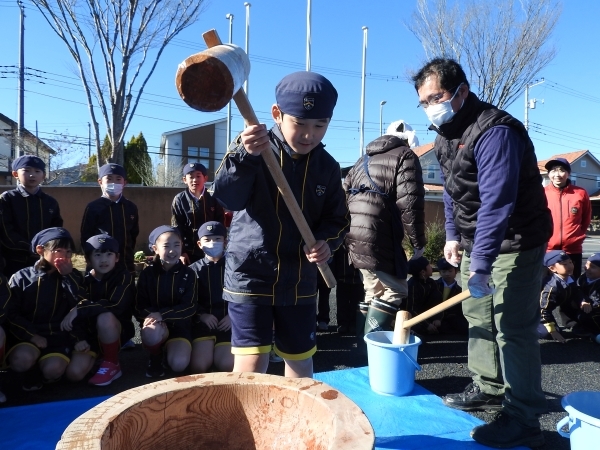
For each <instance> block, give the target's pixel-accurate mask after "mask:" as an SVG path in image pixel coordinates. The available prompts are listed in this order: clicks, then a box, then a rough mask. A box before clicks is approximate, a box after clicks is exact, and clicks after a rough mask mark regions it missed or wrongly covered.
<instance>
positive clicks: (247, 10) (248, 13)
mask: <svg viewBox="0 0 600 450" xmlns="http://www.w3.org/2000/svg"><path fill="white" fill-rule="evenodd" d="M244 6H245V7H246V55H248V58H250V6H252V5H251V4H250V3H249V2H245V3H244ZM248 78H250V75H248ZM248 78H246V81H245V82H244V91H246V96H248V95H249V94H248Z"/></svg>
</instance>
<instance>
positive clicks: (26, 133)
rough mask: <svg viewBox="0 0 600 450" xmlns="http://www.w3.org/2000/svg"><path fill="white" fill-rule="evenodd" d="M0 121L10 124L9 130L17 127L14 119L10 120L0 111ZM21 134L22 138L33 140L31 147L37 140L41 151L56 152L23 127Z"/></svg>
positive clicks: (14, 129) (52, 153)
mask: <svg viewBox="0 0 600 450" xmlns="http://www.w3.org/2000/svg"><path fill="white" fill-rule="evenodd" d="M0 122H4V123H7V124H8V125H9V126H10V128H11V132H14V131H16V130H17V127H18V126H19V124H18V123H17V122H15V121H14V120H12V119H10V118H9V117H7V116H5V115H4V114H2V113H0ZM0 131H1V130H0ZM23 136H24V138H25V139H26V140H28V141H30V142H33V144H32V145H31V144H30V146H31V147H35V142H36V141H37V142H38V143H39V144H40V146H41V148H40V150H41V151H43V152H45V153H50V154H51V155H54V154H56V151H55V150H54V149H53V148H52V147H50V146H49V145H48V144H46V143H45V142H44V141H42V140H41V139H40V138H38V137H36V136H35V135H34V134H32V133H31V132H30V131H29V130H27V129H26V128H23Z"/></svg>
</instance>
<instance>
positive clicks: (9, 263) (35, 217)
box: [0, 155, 63, 278]
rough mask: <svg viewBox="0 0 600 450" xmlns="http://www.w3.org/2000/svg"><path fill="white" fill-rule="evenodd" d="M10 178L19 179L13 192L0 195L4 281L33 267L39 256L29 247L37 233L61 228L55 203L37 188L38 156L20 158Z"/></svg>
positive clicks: (41, 170) (41, 167)
mask: <svg viewBox="0 0 600 450" xmlns="http://www.w3.org/2000/svg"><path fill="white" fill-rule="evenodd" d="M12 175H13V177H15V178H16V179H17V180H18V182H17V187H16V189H12V190H10V191H6V192H3V193H2V195H0V244H1V245H2V249H3V253H4V258H5V260H6V266H5V268H4V274H5V275H6V277H7V278H10V276H11V275H12V274H13V273H15V272H16V271H17V270H21V269H24V268H26V267H30V266H32V265H33V264H35V262H36V260H37V259H38V255H37V254H35V253H31V249H30V247H31V239H32V238H33V236H35V234H36V233H38V232H40V231H42V230H43V229H44V228H50V227H62V226H63V220H62V217H61V216H60V209H59V207H58V202H57V201H56V199H55V198H54V197H51V196H50V195H48V194H46V193H45V192H42V188H41V187H40V185H41V184H42V182H43V181H44V179H45V178H46V163H45V162H44V161H43V160H42V159H41V158H38V157H37V156H33V155H24V156H19V157H18V158H16V159H15V160H14V161H13V163H12Z"/></svg>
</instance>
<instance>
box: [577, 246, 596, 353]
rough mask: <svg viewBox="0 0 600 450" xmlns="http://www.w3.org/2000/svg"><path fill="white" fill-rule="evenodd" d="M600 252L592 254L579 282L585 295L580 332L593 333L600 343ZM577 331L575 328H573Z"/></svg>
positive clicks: (582, 304)
mask: <svg viewBox="0 0 600 450" xmlns="http://www.w3.org/2000/svg"><path fill="white" fill-rule="evenodd" d="M599 281H600V253H594V254H592V255H590V257H589V258H588V259H587V261H586V263H585V273H584V274H583V275H581V276H580V277H579V280H577V284H578V285H579V289H580V291H581V295H582V296H583V300H582V301H581V312H580V313H579V325H580V327H577V328H579V330H580V334H588V333H589V334H591V335H592V339H593V340H594V341H596V342H598V343H599V344H600V337H599V336H600V282H599ZM573 331H575V330H573Z"/></svg>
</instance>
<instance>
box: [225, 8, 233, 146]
mask: <svg viewBox="0 0 600 450" xmlns="http://www.w3.org/2000/svg"><path fill="white" fill-rule="evenodd" d="M225 18H226V19H227V20H229V43H230V44H232V43H233V14H227V15H225ZM230 142H231V100H230V101H229V103H228V104H227V142H226V143H225V153H227V151H228V150H229V143H230Z"/></svg>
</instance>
